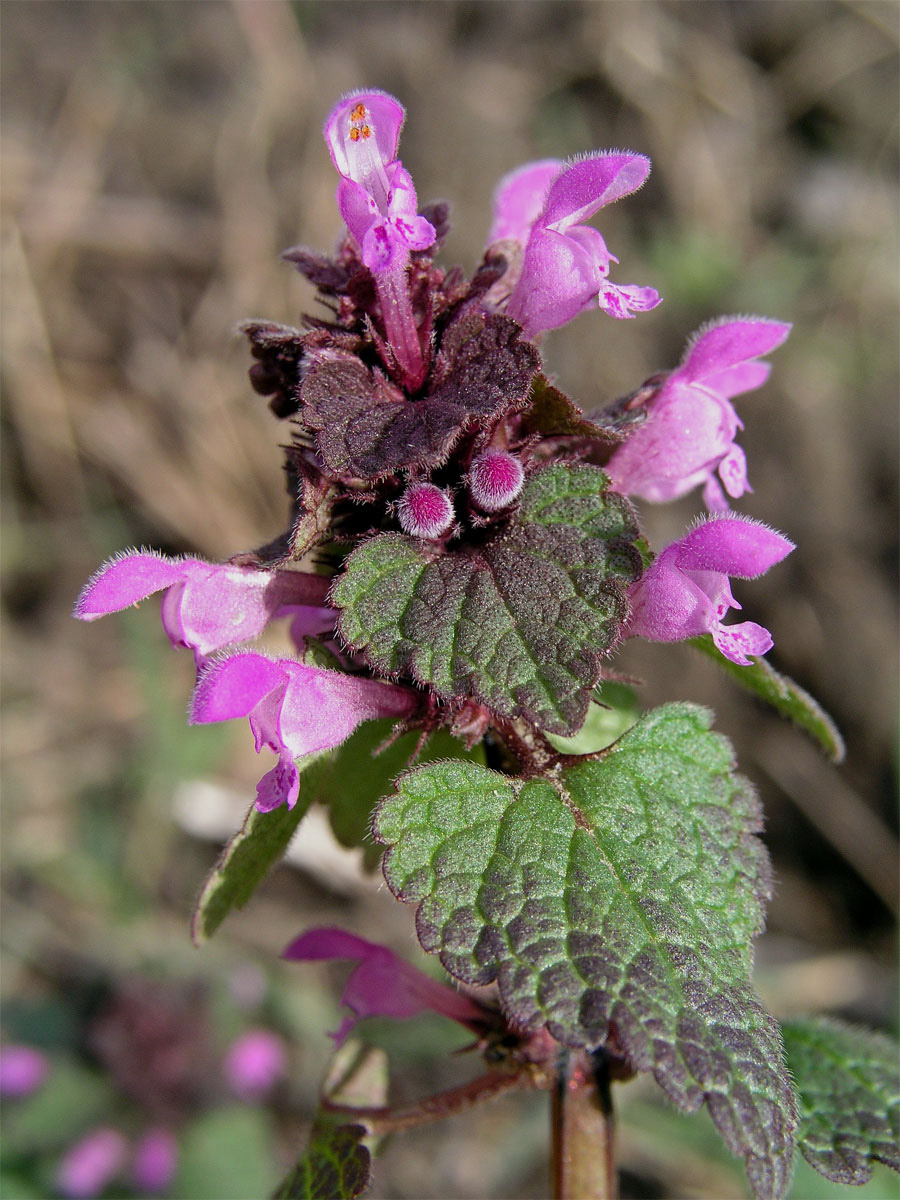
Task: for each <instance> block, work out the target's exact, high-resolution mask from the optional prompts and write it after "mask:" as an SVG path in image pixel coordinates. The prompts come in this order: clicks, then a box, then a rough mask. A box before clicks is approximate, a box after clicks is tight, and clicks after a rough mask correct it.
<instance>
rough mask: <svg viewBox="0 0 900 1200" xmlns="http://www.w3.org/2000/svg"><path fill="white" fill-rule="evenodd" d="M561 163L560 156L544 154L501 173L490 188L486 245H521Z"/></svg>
mask: <svg viewBox="0 0 900 1200" xmlns="http://www.w3.org/2000/svg"><path fill="white" fill-rule="evenodd" d="M565 165H566V164H565V163H564V162H562V161H561V159H558V158H544V159H541V161H540V162H533V163H526V164H525V165H524V166H523V167H517V168H516V169H515V171H510V173H509V174H508V175H504V176H503V178H502V179H501V180H500V182H499V183H498V184H497V190H496V191H495V192H494V223H493V225H492V226H491V232H490V233H489V234H488V245H490V244H491V243H492V242H519V243H520V244H521V245H523V246H524V244H525V243H526V242H527V241H528V235H529V233H531V227H532V226H533V225H534V223H535V221H536V220H537V219H538V217H539V216H540V215H541V210H542V209H543V207H544V203H545V201H546V199H547V192H548V191H549V190H550V184H551V183H552V182H553V180H554V179H555V178H556V177H557V175H559V173H560V171H562V170H563V168H564V167H565Z"/></svg>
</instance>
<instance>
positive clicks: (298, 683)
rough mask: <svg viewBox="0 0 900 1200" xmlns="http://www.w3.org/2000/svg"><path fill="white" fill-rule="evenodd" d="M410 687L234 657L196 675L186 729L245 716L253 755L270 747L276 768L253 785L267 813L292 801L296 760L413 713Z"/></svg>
mask: <svg viewBox="0 0 900 1200" xmlns="http://www.w3.org/2000/svg"><path fill="white" fill-rule="evenodd" d="M418 704H419V698H418V695H417V694H416V692H414V691H413V690H412V689H411V688H406V687H401V686H400V685H399V684H394V683H384V682H382V681H381V680H378V679H359V678H357V677H356V676H353V675H344V674H342V673H341V672H340V671H326V670H323V669H322V668H320V667H308V666H306V665H305V664H304V663H300V662H296V661H295V660H294V659H291V658H278V659H273V658H267V657H266V656H265V655H263V654H232V655H228V656H225V657H223V658H219V659H217V660H214V661H213V662H212V663H210V665H209V666H208V667H207V668H206V669H205V670H204V671H203V672H202V673H201V675H200V678H199V680H198V681H197V686H196V688H195V689H194V695H193V698H192V700H191V705H190V721H191V724H195V725H205V724H208V723H210V722H212V721H228V720H231V719H232V718H234V717H249V718H250V727H251V729H252V730H253V736H254V738H255V739H256V752H257V754H258V753H259V751H260V750H262V748H263V746H268V747H269V749H270V750H274V751H275V753H276V754H277V755H278V763H277V764H276V765H275V766H274V767H273V768H272V770H271V771H269V772H268V773H267V774H265V775H264V776H263V778H262V779H261V780H260V782H259V784H258V786H257V789H256V791H257V798H256V807H257V808H258V809H259V810H260V812H269V811H270V810H271V809H273V808H277V807H278V806H279V805H280V804H285V803H286V804H287V806H288V808H292V807H293V806H294V804H296V802H297V794H298V791H299V786H300V777H299V773H298V771H297V767H296V765H295V762H294V760H295V759H297V758H303V757H304V756H305V755H307V754H313V753H315V751H317V750H326V749H328V748H329V747H331V746H338V745H340V743H341V742H343V741H345V740H346V739H347V738H348V737H349V736H350V734H351V733H352V732H353V730H354V729H355V728H356V727H357V725H359V723H360V722H361V721H368V720H371V719H373V718H375V717H394V718H397V719H399V718H402V717H408V716H410V715H411V714H412V713H413V712H414V710H415V709H416V708H417V707H418Z"/></svg>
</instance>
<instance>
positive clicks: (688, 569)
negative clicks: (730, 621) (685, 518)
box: [628, 516, 794, 667]
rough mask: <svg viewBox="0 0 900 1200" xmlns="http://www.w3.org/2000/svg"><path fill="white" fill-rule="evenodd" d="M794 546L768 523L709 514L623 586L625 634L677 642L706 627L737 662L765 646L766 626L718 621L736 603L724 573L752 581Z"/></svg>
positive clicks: (744, 663)
mask: <svg viewBox="0 0 900 1200" xmlns="http://www.w3.org/2000/svg"><path fill="white" fill-rule="evenodd" d="M793 549H794V545H793V543H792V542H789V541H788V539H787V538H786V537H783V536H782V535H781V534H780V533H776V532H775V530H774V529H770V528H769V527H768V526H767V525H763V524H761V523H760V522H757V521H750V520H746V519H742V518H740V517H732V516H721V517H711V518H709V519H708V520H706V521H703V522H702V523H700V524H698V525H696V526H695V527H694V528H693V529H692V530H691V531H690V533H688V534H687V535H686V536H685V537H683V538H680V539H679V540H678V541H677V542H672V544H671V545H669V546H667V547H666V548H665V550H663V551H662V553H661V554H660V555H659V557H658V558H657V559H656V560H655V561H654V562H653V563H651V565H650V566H649V567H648V568H647V570H646V571H645V572H644V574H643V575H642V576H641V578H640V579H639V580H638V581H637V582H636V583H633V584H632V585H631V588H630V589H629V594H630V598H631V604H632V614H631V619H630V621H629V624H628V634H629V636H631V637H643V638H647V639H648V640H649V641H651V642H679V641H682V640H683V639H684V638H690V637H697V636H698V635H699V634H702V633H711V634H712V636H713V641H714V642H715V644H716V645H717V646H718V648H719V650H721V652H722V653H723V654H724V655H725V657H726V658H730V659H731V661H732V662H735V663H738V664H739V665H740V666H742V667H746V666H749V665H750V659H749V657H748V656H749V655H759V654H765V653H766V651H767V650H770V649H771V648H772V636H771V634H770V633H769V631H768V629H764V628H763V627H762V626H761V625H757V624H755V622H753V621H744V622H742V623H740V624H738V625H725V624H723V619H724V617H725V616H726V615H727V613H728V610H729V608H737V609H739V608H740V607H741V606H740V605H739V604H738V602H737V601H736V600H735V599H734V597H733V596H732V594H731V587H730V584H729V582H728V580H729V576H733V577H735V578H738V579H755V578H756V577H757V576H759V575H763V574H765V572H766V571H768V569H769V567H772V566H774V565H775V564H776V563H779V562H781V560H782V559H783V558H785V557H786V556H787V555H788V554H790V552H791V551H792V550H793Z"/></svg>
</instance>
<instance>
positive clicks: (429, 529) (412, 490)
mask: <svg viewBox="0 0 900 1200" xmlns="http://www.w3.org/2000/svg"><path fill="white" fill-rule="evenodd" d="M397 517H398V519H399V521H400V527H401V529H402V530H403V532H404V533H408V534H409V535H410V537H419V538H437V537H440V536H441V534H442V533H446V532H447V530H448V529H449V528H450V526H451V525H452V524H453V505H452V504H451V503H450V497H449V496H448V495H447V493H446V492H445V491H442V490H441V489H440V488H439V487H436V486H435V485H434V484H433V483H414V484H412V486H411V487H409V488H407V490H406V491H405V492H404V493H403V495H402V496H401V497H400V501H399V503H398V504H397Z"/></svg>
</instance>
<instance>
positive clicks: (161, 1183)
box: [131, 1129, 178, 1195]
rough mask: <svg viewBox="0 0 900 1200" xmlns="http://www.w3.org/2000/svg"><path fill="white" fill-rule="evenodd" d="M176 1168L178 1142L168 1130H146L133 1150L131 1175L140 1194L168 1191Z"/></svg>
mask: <svg viewBox="0 0 900 1200" xmlns="http://www.w3.org/2000/svg"><path fill="white" fill-rule="evenodd" d="M177 1166H178V1142H177V1141H176V1140H175V1135H174V1134H173V1133H171V1132H170V1131H169V1130H168V1129H148V1130H147V1132H146V1133H145V1134H144V1135H143V1137H142V1138H141V1139H140V1141H139V1142H138V1144H137V1146H135V1148H134V1157H133V1158H132V1162H131V1174H132V1177H133V1179H134V1182H135V1185H136V1186H137V1188H138V1190H139V1191H141V1192H149V1193H150V1194H151V1195H156V1194H159V1193H161V1192H165V1191H167V1190H168V1188H169V1185H170V1184H171V1182H172V1180H173V1178H174V1176H175V1168H176V1167H177Z"/></svg>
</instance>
